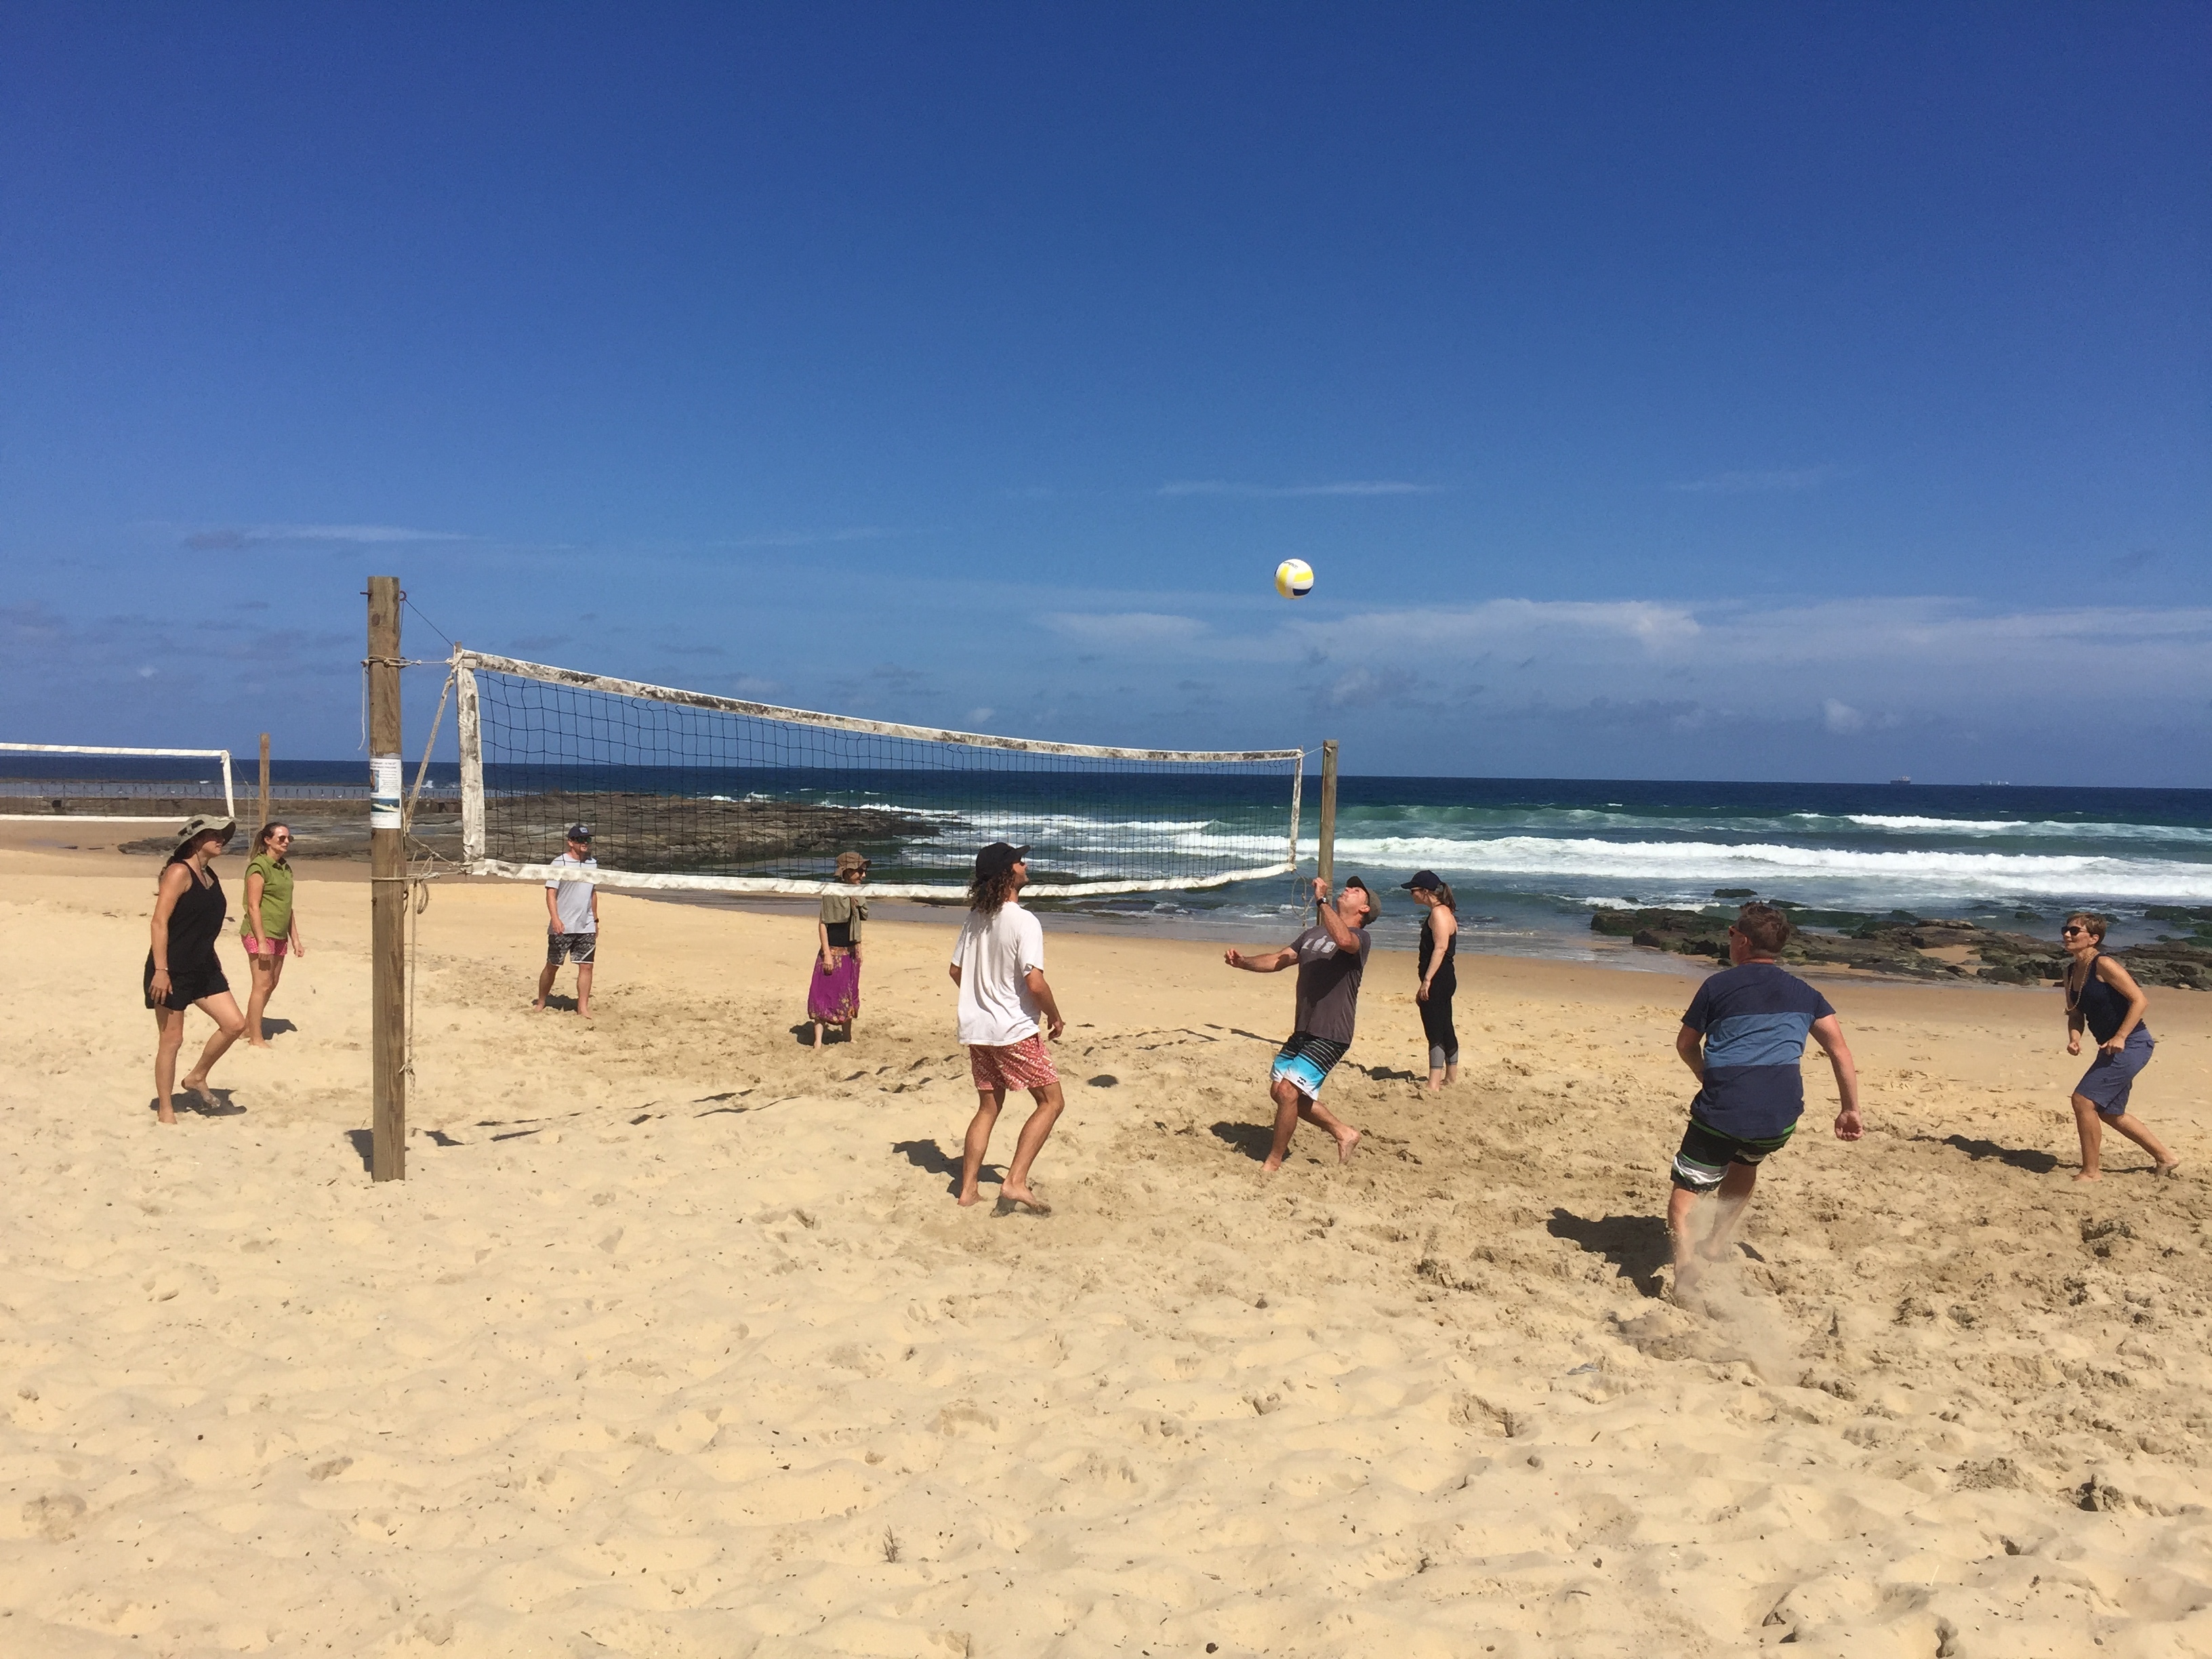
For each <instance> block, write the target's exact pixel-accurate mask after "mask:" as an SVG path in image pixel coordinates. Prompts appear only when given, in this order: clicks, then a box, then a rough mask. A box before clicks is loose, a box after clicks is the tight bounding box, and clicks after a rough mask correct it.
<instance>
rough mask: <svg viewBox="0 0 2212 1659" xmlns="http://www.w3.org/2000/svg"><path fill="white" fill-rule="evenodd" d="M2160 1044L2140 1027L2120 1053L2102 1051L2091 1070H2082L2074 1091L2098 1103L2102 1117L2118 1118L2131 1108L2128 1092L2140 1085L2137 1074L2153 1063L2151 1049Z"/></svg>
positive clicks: (2090, 1063)
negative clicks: (2137, 1081)
mask: <svg viewBox="0 0 2212 1659" xmlns="http://www.w3.org/2000/svg"><path fill="white" fill-rule="evenodd" d="M2157 1046H2158V1045H2157V1044H2156V1043H2154V1042H2152V1041H2151V1036H2150V1033H2149V1032H2148V1031H2146V1030H2143V1028H2142V1026H2140V1025H2138V1026H2136V1029H2135V1030H2132V1031H2130V1032H2129V1033H2128V1040H2127V1042H2126V1044H2125V1045H2124V1047H2123V1048H2121V1049H2120V1052H2119V1053H2118V1054H2106V1053H2105V1052H2104V1051H2103V1050H2101V1049H2100V1050H2099V1051H2098V1054H2097V1057H2096V1059H2094V1060H2092V1061H2090V1062H2089V1069H2088V1070H2087V1071H2086V1072H2084V1073H2081V1081H2080V1082H2079V1083H2077V1084H2075V1085H2074V1092H2075V1094H2077V1095H2080V1096H2081V1097H2082V1098H2083V1099H2085V1100H2087V1102H2088V1103H2090V1104H2091V1105H2092V1106H2094V1107H2095V1108H2096V1109H2097V1115H2098V1116H2100V1117H2118V1116H2119V1115H2121V1114H2122V1113H2124V1112H2125V1111H2126V1110H2127V1109H2128V1091H2130V1090H2131V1089H2133V1088H2134V1087H2135V1086H2136V1073H2138V1072H2140V1071H2142V1068H2143V1067H2144V1066H2148V1065H2149V1064H2150V1056H2151V1050H2152V1049H2154V1048H2156V1047H2157Z"/></svg>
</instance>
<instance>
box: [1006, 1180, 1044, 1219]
mask: <svg viewBox="0 0 2212 1659" xmlns="http://www.w3.org/2000/svg"><path fill="white" fill-rule="evenodd" d="M996 1210H997V1213H999V1214H1000V1215H1012V1214H1014V1213H1015V1212H1017V1211H1021V1210H1026V1211H1028V1212H1030V1214H1031V1215H1050V1214H1051V1213H1052V1206H1051V1205H1049V1204H1048V1203H1046V1202H1045V1201H1044V1200H1042V1199H1041V1198H1039V1197H1038V1196H1037V1195H1036V1194H1035V1193H1033V1192H1031V1191H1030V1189H1029V1188H1026V1187H1024V1188H1022V1189H1021V1191H1019V1192H1018V1193H1017V1192H1012V1191H1010V1190H1008V1189H1007V1188H1005V1187H1001V1188H999V1202H998V1205H997V1206H996Z"/></svg>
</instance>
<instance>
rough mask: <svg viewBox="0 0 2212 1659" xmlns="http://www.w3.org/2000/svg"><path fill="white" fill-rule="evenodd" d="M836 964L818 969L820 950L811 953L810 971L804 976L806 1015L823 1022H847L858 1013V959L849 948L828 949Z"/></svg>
mask: <svg viewBox="0 0 2212 1659" xmlns="http://www.w3.org/2000/svg"><path fill="white" fill-rule="evenodd" d="M829 960H830V961H831V962H833V963H836V967H834V968H832V969H830V970H829V972H828V973H826V974H825V973H823V971H822V953H821V952H820V951H816V952H815V953H814V971H813V973H812V974H811V975H809V976H808V981H807V987H806V1017H807V1018H809V1019H818V1020H820V1021H821V1022H822V1023H823V1024H824V1025H849V1024H852V1021H853V1016H854V1015H855V1014H857V1013H859V1012H860V957H856V956H854V954H853V953H852V952H851V951H836V950H833V951H830V952H829Z"/></svg>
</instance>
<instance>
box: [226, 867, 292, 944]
mask: <svg viewBox="0 0 2212 1659" xmlns="http://www.w3.org/2000/svg"><path fill="white" fill-rule="evenodd" d="M256 876H259V877H260V878H261V937H262V938H264V939H283V938H285V937H287V936H288V935H289V933H291V931H292V866H290V865H289V864H287V863H286V862H285V861H284V860H282V859H275V858H271V857H270V856H269V854H266V853H256V854H254V855H253V857H252V860H251V861H250V862H249V863H248V864H247V865H246V879H247V880H248V881H251V880H252V878H254V877H256ZM238 934H239V937H240V939H244V938H246V927H245V925H244V924H243V923H242V922H241V923H240V926H239V930H238Z"/></svg>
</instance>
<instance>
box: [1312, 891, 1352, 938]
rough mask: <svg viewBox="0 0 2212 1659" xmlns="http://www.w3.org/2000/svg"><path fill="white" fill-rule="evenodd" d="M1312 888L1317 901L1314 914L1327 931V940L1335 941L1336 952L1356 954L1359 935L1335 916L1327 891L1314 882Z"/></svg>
mask: <svg viewBox="0 0 2212 1659" xmlns="http://www.w3.org/2000/svg"><path fill="white" fill-rule="evenodd" d="M1314 887H1315V889H1316V892H1315V897H1316V899H1317V900H1318V901H1319V903H1318V904H1317V906H1316V914H1317V915H1318V916H1319V918H1320V921H1321V925H1322V927H1325V928H1327V929H1328V936H1329V938H1331V939H1334V940H1335V941H1336V948H1337V949H1338V950H1340V951H1352V952H1354V953H1355V954H1356V953H1357V952H1358V949H1359V935H1358V933H1354V932H1352V929H1351V928H1349V927H1346V926H1345V925H1344V918H1343V917H1341V916H1340V915H1337V914H1336V906H1335V905H1334V903H1332V902H1330V901H1329V899H1328V896H1327V889H1325V888H1323V887H1322V884H1321V883H1319V882H1316V883H1315V884H1314Z"/></svg>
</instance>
